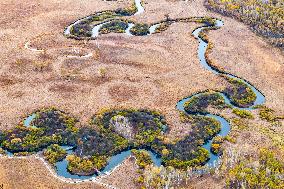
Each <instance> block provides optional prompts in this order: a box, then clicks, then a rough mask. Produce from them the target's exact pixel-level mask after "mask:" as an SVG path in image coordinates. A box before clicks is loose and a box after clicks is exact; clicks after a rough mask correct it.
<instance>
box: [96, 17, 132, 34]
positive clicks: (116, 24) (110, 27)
mask: <svg viewBox="0 0 284 189" xmlns="http://www.w3.org/2000/svg"><path fill="white" fill-rule="evenodd" d="M127 27H128V23H127V22H125V21H121V20H114V21H110V22H108V23H106V24H104V25H102V27H101V28H100V29H99V32H100V33H102V34H107V33H110V32H115V33H124V32H125V30H126V29H127Z"/></svg>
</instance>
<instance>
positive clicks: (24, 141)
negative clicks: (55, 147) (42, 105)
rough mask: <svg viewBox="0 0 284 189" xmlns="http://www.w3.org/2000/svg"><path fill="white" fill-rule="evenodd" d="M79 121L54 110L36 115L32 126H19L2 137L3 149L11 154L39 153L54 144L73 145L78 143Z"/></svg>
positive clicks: (46, 110) (7, 131)
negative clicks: (77, 124)
mask: <svg viewBox="0 0 284 189" xmlns="http://www.w3.org/2000/svg"><path fill="white" fill-rule="evenodd" d="M76 122H77V120H76V119H75V118H73V117H71V116H69V115H67V114H66V113H64V112H62V111H59V110H56V109H54V108H50V109H44V110H40V111H38V112H37V113H36V117H35V119H34V120H33V121H32V125H34V126H35V127H25V126H23V125H18V126H16V127H15V128H14V129H11V130H6V131H4V132H3V133H2V135H1V141H2V144H1V145H2V147H3V148H4V149H5V150H8V151H10V152H13V153H15V152H38V151H40V150H42V149H44V148H46V147H48V146H50V145H52V144H60V145H73V144H75V141H76V136H77V132H78V128H76V127H75V124H76Z"/></svg>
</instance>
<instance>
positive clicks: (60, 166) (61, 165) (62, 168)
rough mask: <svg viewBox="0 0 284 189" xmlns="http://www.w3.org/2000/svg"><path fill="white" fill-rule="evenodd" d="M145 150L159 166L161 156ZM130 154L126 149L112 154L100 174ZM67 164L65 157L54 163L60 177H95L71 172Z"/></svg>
mask: <svg viewBox="0 0 284 189" xmlns="http://www.w3.org/2000/svg"><path fill="white" fill-rule="evenodd" d="M146 151H147V152H148V153H149V155H150V157H151V159H152V161H153V163H154V164H155V165H156V166H161V163H162V162H161V158H159V157H158V155H157V154H155V153H154V152H152V151H149V150H146ZM67 153H68V155H70V154H73V153H74V150H72V149H70V150H68V151H67ZM130 155H131V150H126V151H123V152H121V153H119V154H117V155H114V156H112V157H111V158H110V159H109V160H108V162H107V166H106V167H105V168H104V169H103V170H102V171H101V172H100V173H99V174H100V175H101V174H107V173H109V172H110V171H111V170H113V169H114V168H115V167H116V166H117V165H119V164H121V163H122V162H123V161H124V160H125V159H126V158H128V157H129V156H130ZM67 165H68V161H67V160H66V158H65V159H64V160H62V161H60V162H57V163H56V164H55V167H56V173H57V174H58V175H59V176H62V177H65V178H71V179H80V180H88V179H89V180H91V179H93V178H95V177H97V175H96V174H94V175H90V176H79V175H74V174H71V173H70V172H68V170H67Z"/></svg>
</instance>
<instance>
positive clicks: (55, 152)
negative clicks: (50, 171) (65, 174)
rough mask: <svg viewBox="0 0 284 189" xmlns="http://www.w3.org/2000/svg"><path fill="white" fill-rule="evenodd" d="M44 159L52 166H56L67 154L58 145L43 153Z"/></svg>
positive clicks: (51, 146)
mask: <svg viewBox="0 0 284 189" xmlns="http://www.w3.org/2000/svg"><path fill="white" fill-rule="evenodd" d="M43 155H44V158H45V159H46V160H47V161H48V162H49V163H51V164H55V163H56V162H58V161H61V160H63V159H64V158H65V157H66V155H67V152H66V150H64V149H63V148H62V147H60V146H59V145H58V144H52V145H50V146H49V147H47V149H46V150H44V151H43Z"/></svg>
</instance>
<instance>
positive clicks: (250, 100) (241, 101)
mask: <svg viewBox="0 0 284 189" xmlns="http://www.w3.org/2000/svg"><path fill="white" fill-rule="evenodd" d="M227 80H228V81H229V86H227V87H226V88H225V90H224V91H223V92H224V93H225V94H226V96H227V97H228V98H229V99H230V101H231V102H232V103H233V104H234V105H236V106H238V107H241V108H247V107H250V106H252V105H253V104H254V102H255V100H256V94H255V93H254V92H253V90H252V89H251V88H250V87H249V86H248V85H247V84H246V83H245V82H243V81H242V80H241V79H234V78H227Z"/></svg>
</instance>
